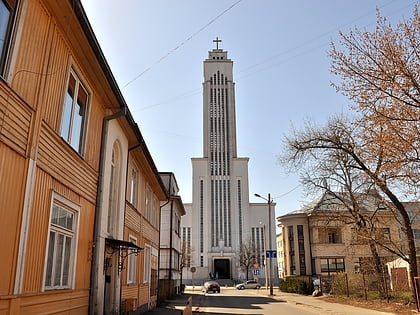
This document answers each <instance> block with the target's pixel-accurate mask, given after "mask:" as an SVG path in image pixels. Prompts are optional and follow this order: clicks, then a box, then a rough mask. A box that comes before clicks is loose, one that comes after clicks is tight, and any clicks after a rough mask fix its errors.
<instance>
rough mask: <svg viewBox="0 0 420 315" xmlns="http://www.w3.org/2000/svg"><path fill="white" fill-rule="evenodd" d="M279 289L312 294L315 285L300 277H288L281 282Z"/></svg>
mask: <svg viewBox="0 0 420 315" xmlns="http://www.w3.org/2000/svg"><path fill="white" fill-rule="evenodd" d="M279 289H280V290H281V291H283V292H288V293H298V294H311V293H312V291H313V285H312V284H310V285H308V283H307V282H306V281H305V280H303V279H300V278H287V279H285V280H284V281H282V282H280V285H279Z"/></svg>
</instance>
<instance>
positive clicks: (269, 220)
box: [254, 193, 273, 295]
mask: <svg viewBox="0 0 420 315" xmlns="http://www.w3.org/2000/svg"><path fill="white" fill-rule="evenodd" d="M254 196H255V197H258V198H261V199H264V200H265V201H267V205H268V246H269V248H270V249H269V251H270V255H269V257H268V259H269V261H268V262H269V264H268V266H269V268H270V278H269V283H270V295H273V268H272V267H271V262H272V260H271V255H272V254H271V253H272V249H273V247H272V245H273V244H272V237H271V203H272V202H273V200H271V195H270V193H268V197H267V198H264V197H262V196H261V195H259V194H254ZM266 258H267V252H266Z"/></svg>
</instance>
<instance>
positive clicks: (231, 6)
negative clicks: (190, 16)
mask: <svg viewBox="0 0 420 315" xmlns="http://www.w3.org/2000/svg"><path fill="white" fill-rule="evenodd" d="M240 2H242V0H238V1H236V2H235V3H233V4H231V5H230V6H229V7H228V8H227V9H225V10H224V11H222V12H221V13H220V14H218V15H217V16H216V17H214V18H213V19H211V20H210V21H209V22H207V23H206V24H205V25H204V26H203V27H201V28H200V29H199V30H198V31H196V32H194V33H193V34H192V35H191V36H190V37H188V38H187V39H185V40H184V41H183V42H181V43H180V44H179V45H177V46H176V47H175V48H173V49H172V50H170V51H169V52H167V53H166V54H165V55H163V56H162V57H161V58H160V59H158V60H157V61H155V62H154V63H153V64H152V65H150V66H149V67H147V68H146V69H145V70H143V71H142V72H141V73H140V74H138V75H137V76H135V77H134V78H133V79H131V80H130V81H129V82H127V83H126V84H125V85H124V86H123V88H125V87H127V86H128V85H130V84H131V83H133V82H134V81H136V80H137V79H138V78H140V77H141V76H142V75H143V74H145V73H146V72H147V71H149V70H151V69H152V68H153V67H154V66H156V65H157V64H159V63H160V62H162V61H163V60H165V59H166V58H168V57H169V56H170V55H171V54H173V53H174V52H175V51H177V50H178V49H179V48H180V47H182V46H183V45H185V44H186V43H187V42H188V41H190V40H191V39H192V38H194V37H195V36H196V35H197V34H199V33H201V32H202V31H203V30H205V29H206V28H207V27H208V26H210V25H211V24H213V23H214V22H216V21H217V20H218V19H219V18H220V17H221V16H223V15H224V14H225V13H226V12H228V11H229V10H231V9H232V8H234V7H235V6H236V5H238V4H239V3H240Z"/></svg>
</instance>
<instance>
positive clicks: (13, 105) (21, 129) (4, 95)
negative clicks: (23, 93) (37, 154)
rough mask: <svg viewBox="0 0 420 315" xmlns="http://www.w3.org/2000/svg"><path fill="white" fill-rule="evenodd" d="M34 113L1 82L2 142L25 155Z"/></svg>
mask: <svg viewBox="0 0 420 315" xmlns="http://www.w3.org/2000/svg"><path fill="white" fill-rule="evenodd" d="M32 114H33V112H32V111H31V110H30V109H29V107H27V106H26V104H24V103H23V102H22V101H21V100H20V99H19V98H17V97H16V94H14V93H13V92H12V91H10V90H9V89H8V88H7V86H6V85H5V84H4V83H3V82H0V141H2V142H4V143H5V144H7V145H8V146H10V147H11V148H12V149H13V150H15V151H16V152H18V153H20V154H22V155H25V153H26V148H27V143H28V136H29V127H30V120H31V117H32Z"/></svg>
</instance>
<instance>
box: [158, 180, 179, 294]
mask: <svg viewBox="0 0 420 315" xmlns="http://www.w3.org/2000/svg"><path fill="white" fill-rule="evenodd" d="M160 176H161V178H162V181H163V183H164V185H165V188H166V193H167V194H168V196H169V201H168V202H167V203H165V204H164V205H163V206H162V210H161V220H160V253H159V254H160V259H159V299H166V298H168V297H171V296H173V295H174V294H179V293H181V268H180V259H181V254H182V248H181V217H182V216H184V215H185V209H184V204H183V203H182V200H181V196H179V194H178V193H179V188H178V183H177V181H176V178H175V175H174V174H173V173H170V172H161V173H160Z"/></svg>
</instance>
